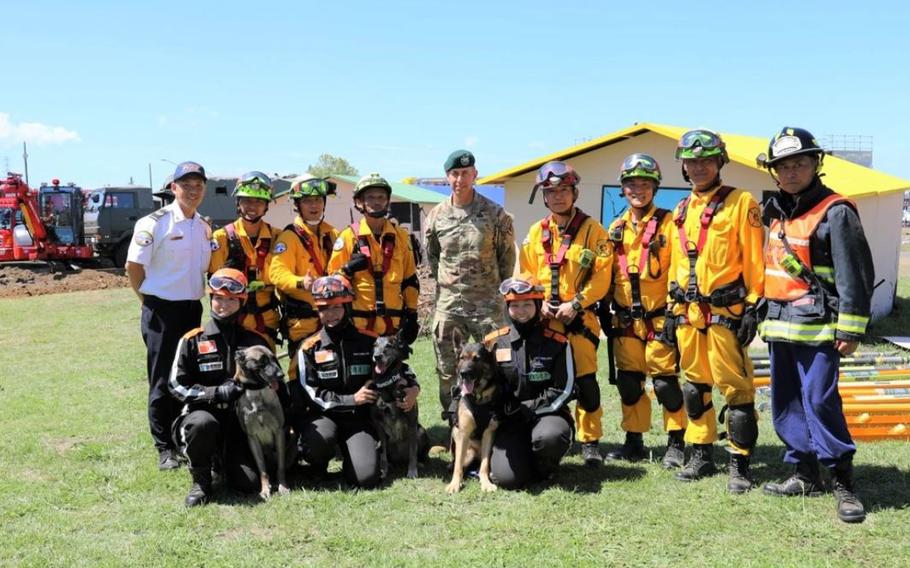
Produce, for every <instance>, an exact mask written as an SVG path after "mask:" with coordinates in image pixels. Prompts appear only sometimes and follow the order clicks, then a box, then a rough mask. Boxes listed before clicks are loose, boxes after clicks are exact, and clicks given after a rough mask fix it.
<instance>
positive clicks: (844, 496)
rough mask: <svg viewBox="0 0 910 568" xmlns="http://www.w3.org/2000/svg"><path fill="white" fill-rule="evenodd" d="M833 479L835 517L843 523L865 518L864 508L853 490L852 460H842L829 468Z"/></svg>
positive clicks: (858, 521) (855, 521)
mask: <svg viewBox="0 0 910 568" xmlns="http://www.w3.org/2000/svg"><path fill="white" fill-rule="evenodd" d="M831 476H832V478H833V481H834V499H835V500H836V501H837V518H838V519H840V520H842V521H843V522H845V523H861V522H863V521H865V520H866V509H865V508H864V507H863V504H862V503H861V502H860V500H859V498H858V497H857V496H856V493H855V492H854V490H853V461H852V460H849V459H848V460H846V461H842V462H840V463H839V464H837V465H836V466H834V469H832V470H831Z"/></svg>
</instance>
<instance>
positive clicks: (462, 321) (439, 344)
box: [433, 312, 505, 419]
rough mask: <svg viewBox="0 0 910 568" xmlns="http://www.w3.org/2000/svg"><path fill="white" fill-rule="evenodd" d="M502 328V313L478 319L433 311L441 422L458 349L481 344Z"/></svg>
mask: <svg viewBox="0 0 910 568" xmlns="http://www.w3.org/2000/svg"><path fill="white" fill-rule="evenodd" d="M503 325H505V323H504V319H503V317H502V314H478V315H477V316H456V315H453V314H446V313H442V312H436V313H435V314H434V315H433V348H434V349H435V350H436V373H437V374H438V375H439V404H441V405H442V415H443V419H445V418H446V417H447V412H448V409H449V405H451V403H452V388H453V387H454V386H455V369H456V366H457V365H458V354H459V353H460V352H461V346H462V345H463V344H464V343H466V342H467V341H469V340H470V338H472V337H473V338H474V341H483V338H484V337H485V336H486V335H487V334H488V333H490V332H491V331H496V330H497V329H499V328H501V327H503Z"/></svg>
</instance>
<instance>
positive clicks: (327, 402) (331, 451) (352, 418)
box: [289, 275, 420, 488]
mask: <svg viewBox="0 0 910 568" xmlns="http://www.w3.org/2000/svg"><path fill="white" fill-rule="evenodd" d="M311 292H312V293H313V299H314V303H315V304H316V307H317V309H318V310H319V320H320V322H321V323H322V329H321V330H320V331H319V332H317V333H315V334H314V335H311V336H310V337H308V338H307V339H306V340H304V342H303V343H302V344H301V346H300V350H299V351H298V352H297V365H298V368H299V369H300V370H301V371H300V378H299V379H298V380H292V381H290V383H289V386H290V390H291V397H292V399H293V401H294V407H295V409H300V408H302V407H304V406H307V405H308V406H310V407H315V412H309V413H307V414H306V415H304V416H299V417H298V418H297V420H296V425H297V430H298V431H299V432H300V444H301V447H302V450H303V457H304V459H306V461H307V462H309V463H310V465H312V466H313V469H314V471H315V472H317V475H319V474H322V473H324V472H325V470H326V468H327V467H328V463H329V461H330V460H331V459H332V457H333V456H334V455H335V446H336V444H339V445H341V451H342V454H343V458H344V463H343V470H344V474H345V477H346V478H347V480H348V482H349V483H351V484H352V485H356V486H358V487H363V488H370V487H375V486H376V485H377V484H378V483H379V481H380V472H379V439H378V437H377V435H376V431H375V428H374V426H373V421H372V419H371V418H370V405H371V404H373V403H375V402H376V398H377V392H376V391H375V390H374V389H373V388H372V385H373V383H372V380H371V376H372V367H373V365H372V363H373V359H372V357H373V343H374V342H375V340H376V337H377V334H376V333H374V332H371V331H367V330H361V329H357V328H356V327H354V323H353V321H352V319H351V302H353V300H354V293H353V290H352V289H351V285H350V284H349V283H348V281H347V280H346V279H345V278H344V277H343V276H338V275H336V276H323V277H321V278H317V279H316V281H314V282H313V286H312V288H311ZM419 392H420V387H419V386H417V385H416V382H415V383H414V384H411V385H410V386H408V387H407V388H406V389H405V393H406V396H405V400H404V401H403V402H401V403H399V407H400V408H402V409H403V410H405V411H407V410H410V409H411V407H413V406H414V404H415V403H416V401H417V394H418V393H419ZM298 414H299V413H298Z"/></svg>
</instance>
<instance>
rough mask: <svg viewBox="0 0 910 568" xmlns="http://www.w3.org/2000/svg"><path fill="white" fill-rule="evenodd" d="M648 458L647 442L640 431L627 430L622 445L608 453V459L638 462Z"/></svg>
mask: <svg viewBox="0 0 910 568" xmlns="http://www.w3.org/2000/svg"><path fill="white" fill-rule="evenodd" d="M647 458H648V452H646V451H645V443H644V441H643V440H642V435H641V433H640V432H626V441H625V442H623V444H622V446H621V447H619V448H616V449H615V450H611V451H610V452H608V453H607V459H608V460H623V461H629V462H637V461H641V460H644V459H647Z"/></svg>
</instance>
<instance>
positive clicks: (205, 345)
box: [199, 340, 218, 355]
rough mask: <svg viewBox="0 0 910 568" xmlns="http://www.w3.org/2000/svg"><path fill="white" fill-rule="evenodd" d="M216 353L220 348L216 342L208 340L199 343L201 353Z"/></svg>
mask: <svg viewBox="0 0 910 568" xmlns="http://www.w3.org/2000/svg"><path fill="white" fill-rule="evenodd" d="M216 351H218V346H217V345H215V342H214V341H212V340H208V341H200V342H199V353H202V354H203V355H204V354H206V353H215V352H216Z"/></svg>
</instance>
